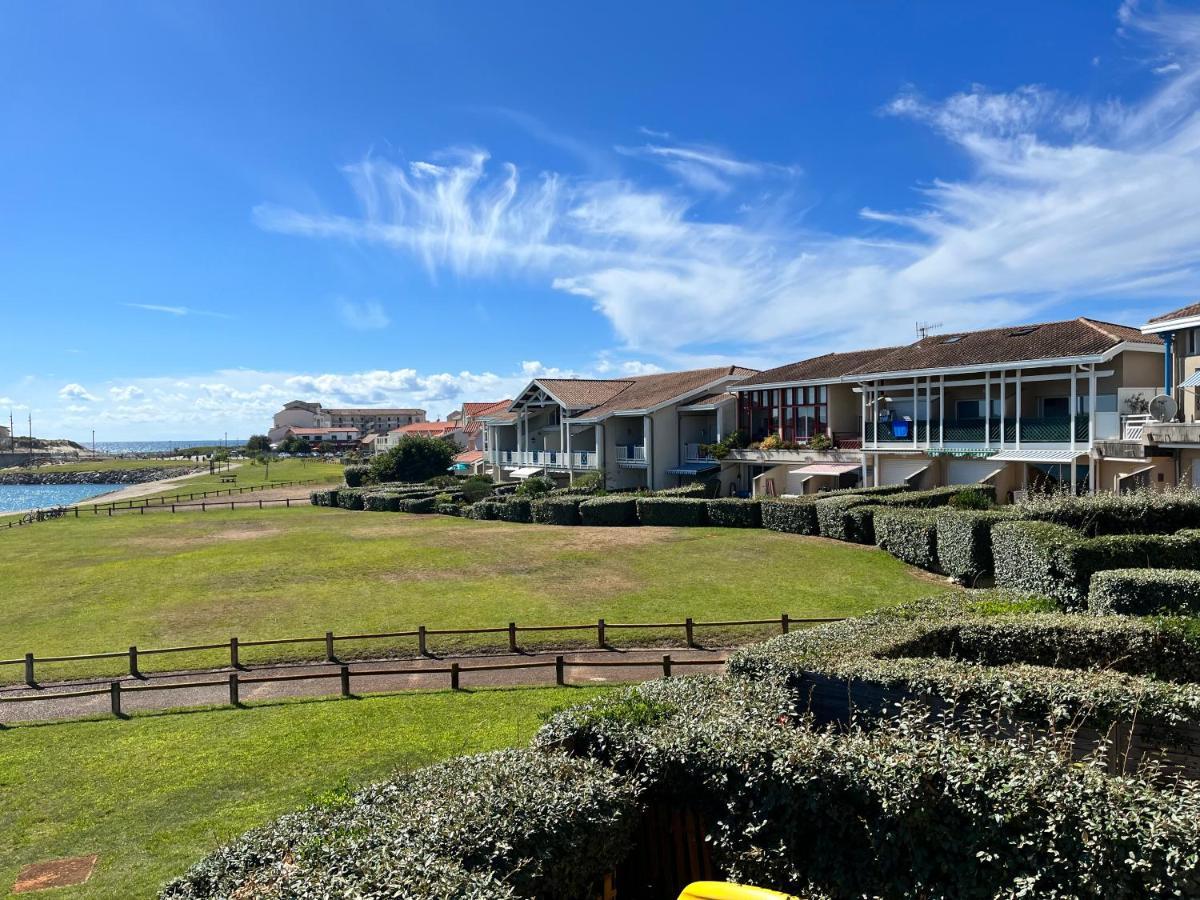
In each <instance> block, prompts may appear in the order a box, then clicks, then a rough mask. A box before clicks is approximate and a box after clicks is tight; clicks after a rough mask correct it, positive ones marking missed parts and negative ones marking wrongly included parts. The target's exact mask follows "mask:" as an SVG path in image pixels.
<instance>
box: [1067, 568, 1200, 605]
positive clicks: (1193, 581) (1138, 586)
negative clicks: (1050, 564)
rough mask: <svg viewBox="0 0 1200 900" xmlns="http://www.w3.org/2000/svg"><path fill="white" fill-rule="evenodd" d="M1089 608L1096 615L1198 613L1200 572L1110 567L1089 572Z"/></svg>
mask: <svg viewBox="0 0 1200 900" xmlns="http://www.w3.org/2000/svg"><path fill="white" fill-rule="evenodd" d="M1088 610H1089V611H1090V612H1093V613H1097V614H1099V615H1109V614H1113V613H1117V614H1125V615H1131V616H1148V615H1154V614H1156V613H1157V614H1161V615H1189V616H1194V615H1197V614H1200V572H1195V571H1186V570H1181V569H1109V570H1107V571H1104V572H1097V573H1096V574H1095V575H1093V576H1092V584H1091V590H1090V592H1089V593H1088Z"/></svg>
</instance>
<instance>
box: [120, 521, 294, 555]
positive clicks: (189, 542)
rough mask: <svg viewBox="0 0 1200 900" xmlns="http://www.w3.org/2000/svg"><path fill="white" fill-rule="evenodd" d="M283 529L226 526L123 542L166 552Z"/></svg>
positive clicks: (271, 534)
mask: <svg viewBox="0 0 1200 900" xmlns="http://www.w3.org/2000/svg"><path fill="white" fill-rule="evenodd" d="M282 531H283V529H281V528H275V527H272V526H260V527H257V528H245V527H242V528H225V529H222V530H221V531H214V532H210V533H207V534H166V533H160V534H153V535H147V536H146V537H139V538H126V539H125V540H124V541H123V543H126V544H129V545H130V546H132V547H143V548H145V549H147V550H161V551H165V552H171V551H182V550H191V549H194V548H196V547H206V546H211V545H212V544H224V543H229V542H232V541H254V540H258V539H260V538H268V537H274V536H275V535H277V534H281V533H282Z"/></svg>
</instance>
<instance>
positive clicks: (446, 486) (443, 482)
mask: <svg viewBox="0 0 1200 900" xmlns="http://www.w3.org/2000/svg"><path fill="white" fill-rule="evenodd" d="M463 480H464V479H462V478H460V477H459V476H458V475H434V476H433V477H432V478H427V479H425V483H426V484H427V485H429V486H430V487H435V488H441V489H442V490H444V491H445V490H451V489H457V488H458V487H459V485H461V484H462V483H463Z"/></svg>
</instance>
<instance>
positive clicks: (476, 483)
mask: <svg viewBox="0 0 1200 900" xmlns="http://www.w3.org/2000/svg"><path fill="white" fill-rule="evenodd" d="M494 487H495V485H494V484H493V483H492V479H490V478H488V477H487V476H486V475H472V476H471V477H470V478H466V479H463V482H462V484H461V485H460V486H459V490H461V491H462V496H463V500H465V501H466V502H467V503H475V502H477V501H479V500H482V499H483V498H484V497H488V496H491V493H492V489H493V488H494Z"/></svg>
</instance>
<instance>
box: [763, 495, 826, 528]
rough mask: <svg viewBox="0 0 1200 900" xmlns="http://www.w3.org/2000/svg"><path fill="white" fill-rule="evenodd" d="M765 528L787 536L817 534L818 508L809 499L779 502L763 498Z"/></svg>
mask: <svg viewBox="0 0 1200 900" xmlns="http://www.w3.org/2000/svg"><path fill="white" fill-rule="evenodd" d="M761 507H762V523H763V528H769V529H771V530H772V531H782V532H784V533H786V534H809V535H813V534H817V533H818V532H819V529H818V525H817V506H816V504H815V503H814V502H812V500H809V499H807V498H796V499H788V500H777V499H773V498H771V499H768V498H765V497H764V498H763V500H762V501H761Z"/></svg>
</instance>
